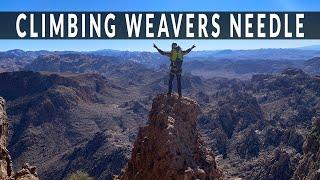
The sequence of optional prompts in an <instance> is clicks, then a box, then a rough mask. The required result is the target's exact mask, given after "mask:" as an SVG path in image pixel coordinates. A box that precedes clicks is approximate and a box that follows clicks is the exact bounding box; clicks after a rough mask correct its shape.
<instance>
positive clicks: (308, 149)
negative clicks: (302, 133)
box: [292, 117, 320, 180]
mask: <svg viewBox="0 0 320 180" xmlns="http://www.w3.org/2000/svg"><path fill="white" fill-rule="evenodd" d="M292 179H310V180H317V179H320V118H319V117H318V118H316V119H314V123H313V128H312V130H311V133H310V134H309V135H308V136H307V138H306V140H305V142H304V144H303V159H302V160H301V161H300V162H299V165H298V167H297V169H296V171H295V173H294V175H293V178H292Z"/></svg>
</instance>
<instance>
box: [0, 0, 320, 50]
mask: <svg viewBox="0 0 320 180" xmlns="http://www.w3.org/2000/svg"><path fill="white" fill-rule="evenodd" d="M319 10H320V1H319V0H216V1H214V0H196V1H191V0H158V1H152V0H90V1H85V0H10V1H2V2H1V5H0V11H319ZM172 41H173V40H0V51H3V50H9V49H24V50H40V49H47V50H81V51H83V50H96V49H119V50H139V51H142V50H145V51H152V50H153V49H152V44H153V43H157V44H159V46H160V47H163V48H165V47H169V46H170V44H171V42H172ZM177 42H178V43H180V44H183V45H182V46H183V47H184V46H186V47H185V48H187V46H191V45H192V44H196V45H197V49H198V50H210V49H254V48H290V47H300V46H308V45H314V44H320V40H312V41H311V40H196V41H195V40H184V41H177Z"/></svg>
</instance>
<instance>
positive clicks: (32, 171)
mask: <svg viewBox="0 0 320 180" xmlns="http://www.w3.org/2000/svg"><path fill="white" fill-rule="evenodd" d="M5 108H6V106H5V100H4V99H3V98H2V97H0V155H1V156H0V179H2V180H38V179H39V178H38V174H37V172H36V168H35V167H34V166H30V165H29V164H25V165H23V166H22V169H21V170H19V171H17V172H14V171H13V168H12V161H11V157H10V153H9V151H8V150H7V145H8V135H9V122H8V117H7V113H6V109H5Z"/></svg>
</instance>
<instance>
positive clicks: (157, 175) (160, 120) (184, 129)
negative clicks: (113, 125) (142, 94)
mask: <svg viewBox="0 0 320 180" xmlns="http://www.w3.org/2000/svg"><path fill="white" fill-rule="evenodd" d="M199 114H200V107H199V105H198V103H197V102H196V101H194V100H192V99H189V98H186V97H183V98H181V99H179V98H178V96H176V95H171V96H167V95H164V94H160V95H158V96H157V97H156V98H155V99H154V100H153V104H152V109H151V111H150V113H149V121H148V125H147V126H145V127H143V128H141V129H140V131H139V133H138V137H137V140H136V141H135V143H134V148H133V151H132V157H131V159H130V160H129V162H128V165H127V167H126V168H125V170H124V171H123V174H122V175H120V176H119V177H118V178H119V179H122V180H129V179H130V180H132V179H177V180H179V179H187V180H188V179H190V180H191V179H216V178H219V177H221V175H222V172H221V170H220V169H219V168H218V167H217V164H216V162H215V157H214V155H213V153H212V152H211V150H210V149H208V148H205V146H204V145H203V142H202V141H201V140H200V137H199V134H198V132H197V127H196V121H197V117H198V115H199Z"/></svg>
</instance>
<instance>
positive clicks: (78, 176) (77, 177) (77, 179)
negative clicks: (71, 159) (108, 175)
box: [68, 171, 94, 180]
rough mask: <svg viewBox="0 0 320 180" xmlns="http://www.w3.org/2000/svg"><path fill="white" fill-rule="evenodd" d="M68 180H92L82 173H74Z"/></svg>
mask: <svg viewBox="0 0 320 180" xmlns="http://www.w3.org/2000/svg"><path fill="white" fill-rule="evenodd" d="M68 180H94V179H93V177H90V176H89V174H88V173H86V172H82V171H76V172H74V173H72V174H71V175H70V176H69V177H68Z"/></svg>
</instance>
